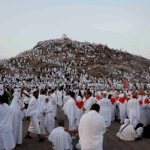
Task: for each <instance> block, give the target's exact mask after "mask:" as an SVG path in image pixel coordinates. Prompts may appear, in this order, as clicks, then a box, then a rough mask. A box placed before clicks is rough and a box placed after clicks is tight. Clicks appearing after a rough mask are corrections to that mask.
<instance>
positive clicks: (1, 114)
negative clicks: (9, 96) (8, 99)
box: [0, 103, 15, 150]
mask: <svg viewBox="0 0 150 150" xmlns="http://www.w3.org/2000/svg"><path fill="white" fill-rule="evenodd" d="M12 129H13V128H12V121H11V111H10V107H9V105H7V104H5V103H4V104H2V105H1V104H0V149H1V150H3V149H6V150H12V149H14V148H15V141H14V136H13V133H12Z"/></svg>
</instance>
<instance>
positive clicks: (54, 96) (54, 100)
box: [51, 90, 57, 120]
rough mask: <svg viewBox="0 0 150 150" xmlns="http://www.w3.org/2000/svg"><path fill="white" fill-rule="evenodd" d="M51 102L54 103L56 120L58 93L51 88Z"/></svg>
mask: <svg viewBox="0 0 150 150" xmlns="http://www.w3.org/2000/svg"><path fill="white" fill-rule="evenodd" d="M51 94H52V96H51V102H52V105H53V110H54V117H55V120H56V119H57V118H56V116H57V95H56V93H55V92H54V90H51Z"/></svg>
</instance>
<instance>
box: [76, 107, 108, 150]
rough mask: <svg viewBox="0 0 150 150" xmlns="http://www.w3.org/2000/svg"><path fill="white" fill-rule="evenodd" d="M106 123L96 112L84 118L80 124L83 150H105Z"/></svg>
mask: <svg viewBox="0 0 150 150" xmlns="http://www.w3.org/2000/svg"><path fill="white" fill-rule="evenodd" d="M105 132H106V125H105V121H104V119H103V117H102V116H100V115H99V113H97V112H96V111H95V110H91V111H90V112H89V113H87V114H85V115H83V116H82V118H81V120H80V124H79V137H80V141H79V142H80V144H81V149H82V150H103V146H102V144H103V134H104V133H105Z"/></svg>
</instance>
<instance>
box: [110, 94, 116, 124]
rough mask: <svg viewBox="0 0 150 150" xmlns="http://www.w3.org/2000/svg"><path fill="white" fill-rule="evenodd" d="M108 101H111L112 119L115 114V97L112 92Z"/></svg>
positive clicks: (112, 119)
mask: <svg viewBox="0 0 150 150" xmlns="http://www.w3.org/2000/svg"><path fill="white" fill-rule="evenodd" d="M110 101H111V121H114V120H115V114H116V97H115V95H114V94H113V95H112V96H111V99H110Z"/></svg>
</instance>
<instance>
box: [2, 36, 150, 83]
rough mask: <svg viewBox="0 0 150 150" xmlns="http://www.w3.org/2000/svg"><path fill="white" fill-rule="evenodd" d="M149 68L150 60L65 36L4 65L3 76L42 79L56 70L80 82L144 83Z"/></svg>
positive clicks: (41, 42)
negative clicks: (26, 76) (82, 76)
mask: <svg viewBox="0 0 150 150" xmlns="http://www.w3.org/2000/svg"><path fill="white" fill-rule="evenodd" d="M149 66H150V60H148V59H146V58H143V57H140V56H136V55H132V54H130V53H127V52H123V51H120V50H117V49H110V48H109V47H108V46H107V45H103V44H96V43H89V42H79V41H72V40H70V39H69V38H67V36H66V35H65V34H64V35H63V37H62V38H61V39H50V40H45V41H40V42H38V43H37V45H35V46H34V47H33V48H32V49H31V50H27V51H25V52H23V53H20V54H18V55H17V56H15V57H13V58H10V59H7V60H3V61H1V65H0V72H1V73H4V72H5V71H6V74H9V73H10V74H11V75H14V74H16V73H17V72H19V74H20V76H23V75H24V74H29V75H31V74H33V76H37V77H39V76H40V75H41V74H42V75H43V76H45V75H46V74H47V75H48V74H49V75H52V72H53V71H54V70H53V69H52V68H56V70H58V71H61V72H63V73H64V74H65V76H67V74H68V73H72V75H73V78H74V80H77V81H79V80H80V76H81V74H82V75H85V77H86V78H90V79H91V80H97V79H98V78H101V79H104V78H105V79H107V80H110V81H114V80H115V81H120V80H121V81H123V80H127V81H130V82H137V81H139V82H142V83H144V82H148V80H147V79H149V74H150V69H149ZM65 68H69V69H65ZM69 71H70V72H69ZM75 72H76V73H75Z"/></svg>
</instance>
